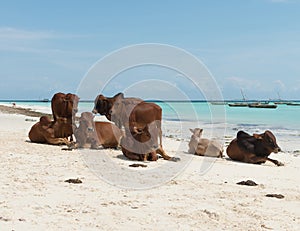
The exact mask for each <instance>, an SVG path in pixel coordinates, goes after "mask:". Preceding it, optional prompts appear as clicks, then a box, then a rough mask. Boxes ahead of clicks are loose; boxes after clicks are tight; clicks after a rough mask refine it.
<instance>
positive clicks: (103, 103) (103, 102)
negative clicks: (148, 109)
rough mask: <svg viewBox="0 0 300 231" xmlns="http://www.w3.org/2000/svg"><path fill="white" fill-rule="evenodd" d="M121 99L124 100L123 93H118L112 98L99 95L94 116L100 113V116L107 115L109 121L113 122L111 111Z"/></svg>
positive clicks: (95, 102) (95, 103)
mask: <svg viewBox="0 0 300 231" xmlns="http://www.w3.org/2000/svg"><path fill="white" fill-rule="evenodd" d="M119 97H122V98H124V95H123V93H118V94H116V95H115V96H114V97H112V98H108V97H105V96H104V95H98V96H97V97H96V99H95V101H94V109H93V111H92V112H93V113H94V114H97V113H99V114H100V115H105V116H106V117H107V119H109V120H111V109H112V107H113V105H114V103H115V101H116V100H117V99H118V98H119Z"/></svg>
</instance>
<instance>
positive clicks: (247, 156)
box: [226, 130, 283, 166]
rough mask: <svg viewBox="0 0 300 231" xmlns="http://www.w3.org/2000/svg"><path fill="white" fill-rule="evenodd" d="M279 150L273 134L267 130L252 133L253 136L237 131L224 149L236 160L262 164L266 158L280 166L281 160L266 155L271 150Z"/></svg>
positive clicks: (275, 151)
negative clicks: (235, 135) (260, 132)
mask: <svg viewBox="0 0 300 231" xmlns="http://www.w3.org/2000/svg"><path fill="white" fill-rule="evenodd" d="M280 151H281V150H280V148H279V147H278V145H277V143H276V138H275V136H274V135H273V134H272V132H270V131H268V130H267V131H265V132H264V133H262V134H253V136H251V135H249V134H248V133H246V132H244V131H239V132H238V133H237V137H236V138H235V139H234V140H232V141H231V143H230V144H229V146H228V147H227V150H226V152H227V155H228V156H229V157H230V158H231V159H233V160H236V161H241V162H246V163H252V164H262V163H265V162H266V161H267V160H268V161H271V162H272V163H274V164H276V165H277V166H282V165H283V164H282V163H281V162H279V161H277V160H273V159H271V158H269V157H268V156H269V155H270V154H271V153H272V152H274V153H277V152H280Z"/></svg>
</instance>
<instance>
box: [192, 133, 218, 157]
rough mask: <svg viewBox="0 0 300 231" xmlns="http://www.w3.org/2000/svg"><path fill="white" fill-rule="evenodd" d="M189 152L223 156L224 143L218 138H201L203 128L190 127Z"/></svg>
mask: <svg viewBox="0 0 300 231" xmlns="http://www.w3.org/2000/svg"><path fill="white" fill-rule="evenodd" d="M190 131H191V132H192V133H193V134H192V136H191V140H190V142H189V151H188V152H189V153H191V154H195V155H199V156H210V157H223V145H222V144H221V143H220V142H219V141H217V140H209V139H204V138H201V136H202V132H203V129H201V128H195V129H190Z"/></svg>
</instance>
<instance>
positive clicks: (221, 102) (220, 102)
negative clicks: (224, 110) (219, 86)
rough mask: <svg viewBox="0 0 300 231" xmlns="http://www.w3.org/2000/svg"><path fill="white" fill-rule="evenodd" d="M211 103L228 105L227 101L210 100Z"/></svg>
mask: <svg viewBox="0 0 300 231" xmlns="http://www.w3.org/2000/svg"><path fill="white" fill-rule="evenodd" d="M210 104H211V105H226V104H227V103H226V102H225V101H210Z"/></svg>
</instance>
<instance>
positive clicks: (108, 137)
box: [74, 112, 122, 148]
mask: <svg viewBox="0 0 300 231" xmlns="http://www.w3.org/2000/svg"><path fill="white" fill-rule="evenodd" d="M74 135H75V138H76V146H77V147H79V148H82V147H84V146H85V145H86V144H87V143H89V144H91V148H98V146H99V145H102V146H103V147H104V148H117V147H118V145H119V141H120V138H121V136H122V132H121V130H120V129H119V128H118V127H117V126H116V125H114V124H112V123H110V122H94V116H93V114H92V113H90V112H83V113H81V117H80V118H79V127H78V128H76V129H75V132H74Z"/></svg>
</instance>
